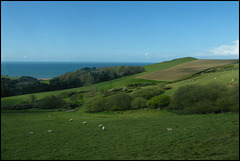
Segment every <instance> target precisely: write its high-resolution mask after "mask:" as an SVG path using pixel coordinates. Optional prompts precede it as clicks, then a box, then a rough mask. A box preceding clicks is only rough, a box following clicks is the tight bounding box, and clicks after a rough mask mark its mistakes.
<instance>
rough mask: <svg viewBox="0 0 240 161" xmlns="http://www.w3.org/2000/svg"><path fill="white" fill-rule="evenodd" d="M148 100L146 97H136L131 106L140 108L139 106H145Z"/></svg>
mask: <svg viewBox="0 0 240 161" xmlns="http://www.w3.org/2000/svg"><path fill="white" fill-rule="evenodd" d="M146 103H147V100H146V99H145V98H142V97H136V98H135V99H134V100H133V101H132V103H131V107H132V108H133V109H139V108H144V107H145V106H146Z"/></svg>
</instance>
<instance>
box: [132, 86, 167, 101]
mask: <svg viewBox="0 0 240 161" xmlns="http://www.w3.org/2000/svg"><path fill="white" fill-rule="evenodd" d="M162 93H164V90H163V89H161V88H158V87H146V88H142V89H140V90H137V91H135V92H134V93H133V95H134V96H135V97H143V98H145V99H150V98H152V97H154V96H158V95H160V94H162Z"/></svg>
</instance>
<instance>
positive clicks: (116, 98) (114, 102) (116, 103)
mask: <svg viewBox="0 0 240 161" xmlns="http://www.w3.org/2000/svg"><path fill="white" fill-rule="evenodd" d="M132 100H133V97H132V96H131V95H129V94H127V93H118V94H115V95H111V96H109V97H107V99H106V102H107V106H108V108H109V110H111V111H115V110H127V109H131V101H132Z"/></svg>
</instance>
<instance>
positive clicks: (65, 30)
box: [1, 1, 239, 62]
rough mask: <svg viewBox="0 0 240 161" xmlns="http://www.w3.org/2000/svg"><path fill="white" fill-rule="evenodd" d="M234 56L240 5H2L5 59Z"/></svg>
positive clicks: (154, 59) (121, 59) (155, 59)
mask: <svg viewBox="0 0 240 161" xmlns="http://www.w3.org/2000/svg"><path fill="white" fill-rule="evenodd" d="M186 56H192V57H196V58H199V59H238V58H239V2H238V1H225V2H223V1H212V2H211V1H197V2H194V1H193V2H189V1H186V2H184V1H179V2H178V1H175V2H170V1H165V2H163V1H151V2H148V1H112V2H109V1H95V2H94V1H91V2H89V1H85V2H82V1H70V2H68V1H52V2H51V1H32V2H29V1H25V2H24V1H22V2H21V1H20V2H19V1H15V2H11V1H5V2H4V1H1V60H2V61H23V60H24V61H80V62H81V61H85V62H87V61H98V62H161V61H166V60H171V59H175V58H180V57H186Z"/></svg>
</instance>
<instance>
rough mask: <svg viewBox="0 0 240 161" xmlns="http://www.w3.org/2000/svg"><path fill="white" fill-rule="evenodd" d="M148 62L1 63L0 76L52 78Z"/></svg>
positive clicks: (141, 64)
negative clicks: (95, 69)
mask: <svg viewBox="0 0 240 161" xmlns="http://www.w3.org/2000/svg"><path fill="white" fill-rule="evenodd" d="M149 64H153V63H150V62H27V61H25V62H24V61H23V62H20V61H5V62H1V75H5V76H11V77H21V76H31V77H34V78H38V79H40V78H53V77H57V76H59V75H62V74H65V73H67V72H74V71H76V70H80V69H81V68H84V67H89V68H92V67H96V68H98V67H115V66H120V65H123V66H145V65H149Z"/></svg>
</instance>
